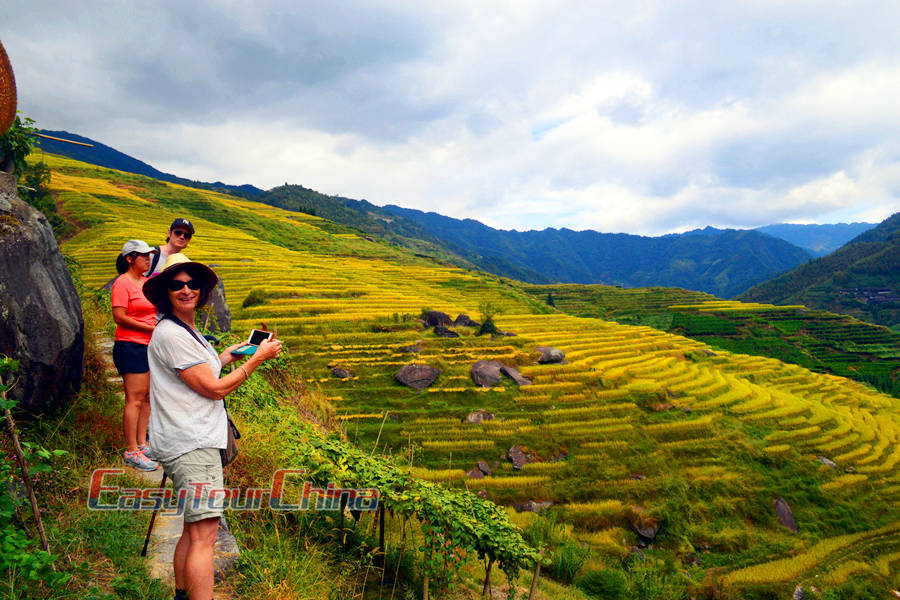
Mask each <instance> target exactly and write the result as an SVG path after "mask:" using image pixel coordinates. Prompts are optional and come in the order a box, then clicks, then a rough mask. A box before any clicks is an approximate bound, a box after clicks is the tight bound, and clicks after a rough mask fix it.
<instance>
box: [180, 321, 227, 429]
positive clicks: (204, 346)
mask: <svg viewBox="0 0 900 600" xmlns="http://www.w3.org/2000/svg"><path fill="white" fill-rule="evenodd" d="M163 319H168V320H170V321H172V322H173V323H175V324H176V325H178V326H180V327H184V328H185V329H186V330H187V332H188V333H189V334H191V337H192V338H194V339H195V340H197V343H198V344H200V345H201V346H203V348H204V349H205V350H207V351H208V350H209V346H208V345H207V344H204V343H203V340H201V339H200V336H198V335H197V332H196V331H194V330H193V329H191V328H190V327H188V325H187V323H185V322H184V321H182V320H181V319H179V318H178V317H176V316H175V315H173V314H171V313H169V314H166V315H163ZM222 406H223V407H224V408H225V412H226V414H227V413H228V405H227V404H225V398H224V397H223V398H222ZM229 418H230V417H229Z"/></svg>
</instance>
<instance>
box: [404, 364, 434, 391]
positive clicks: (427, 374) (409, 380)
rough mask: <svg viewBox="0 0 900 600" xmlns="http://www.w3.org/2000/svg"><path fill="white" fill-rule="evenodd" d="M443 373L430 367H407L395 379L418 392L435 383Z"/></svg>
mask: <svg viewBox="0 0 900 600" xmlns="http://www.w3.org/2000/svg"><path fill="white" fill-rule="evenodd" d="M440 374H441V372H440V370H439V369H435V368H434V367H430V366H428V365H406V366H405V367H403V368H402V369H400V370H399V371H397V373H396V374H395V375H394V379H396V380H397V381H398V382H400V383H402V384H403V385H408V386H409V387H411V388H415V389H417V390H424V389H425V388H427V387H428V386H429V385H431V384H432V383H434V380H435V379H437V378H438V375H440Z"/></svg>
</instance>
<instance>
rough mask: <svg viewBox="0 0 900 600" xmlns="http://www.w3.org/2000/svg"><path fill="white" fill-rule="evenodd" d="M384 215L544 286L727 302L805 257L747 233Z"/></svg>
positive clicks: (487, 266) (405, 212)
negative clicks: (513, 226)
mask: <svg viewBox="0 0 900 600" xmlns="http://www.w3.org/2000/svg"><path fill="white" fill-rule="evenodd" d="M384 209H385V210H386V211H389V212H390V213H392V214H395V215H398V216H403V217H405V218H407V219H408V220H411V221H415V222H417V223H419V224H420V225H421V226H422V227H424V228H425V229H426V230H427V231H429V232H430V233H432V234H434V235H436V236H438V237H439V238H441V239H442V240H444V241H445V242H447V243H448V244H450V245H451V246H452V247H453V248H457V249H465V250H466V251H468V252H469V253H471V254H466V255H465V256H466V257H467V258H469V260H471V261H472V262H474V263H475V264H477V265H478V266H479V267H480V268H482V269H484V270H486V271H490V272H493V273H497V274H499V275H506V276H513V275H511V274H509V273H506V272H503V269H502V264H503V263H514V264H516V265H521V266H523V267H526V268H527V269H529V270H531V271H535V272H538V273H540V274H541V275H542V276H543V277H542V279H534V278H529V277H522V276H519V277H518V278H519V279H522V280H523V281H527V282H529V283H546V282H550V281H559V282H570V283H605V284H610V285H622V286H625V287H641V286H651V285H662V286H672V287H683V288H686V289H691V290H698V291H704V292H708V293H711V294H715V295H716V296H720V297H726V298H728V297H731V296H734V295H735V294H738V293H740V292H742V291H743V290H746V289H747V288H748V287H750V286H752V285H754V284H755V283H757V282H760V281H763V280H765V279H766V278H768V277H771V276H772V274H775V273H780V272H782V271H785V270H787V269H791V268H793V267H795V266H797V265H798V264H801V263H803V262H806V261H807V260H809V258H810V255H809V254H808V253H807V252H806V251H805V250H802V249H801V248H797V247H796V246H793V245H791V244H789V243H788V242H785V241H784V240H780V239H776V238H773V237H770V236H767V235H764V234H760V233H757V232H755V231H738V230H733V229H730V230H714V229H711V228H708V229H707V230H701V231H700V232H695V233H692V234H683V235H669V236H661V237H643V236H637V235H629V234H624V233H616V234H613V233H598V232H596V231H572V230H570V229H551V228H548V229H544V230H543V231H524V232H523V231H504V230H497V229H493V228H491V227H488V226H486V225H484V224H482V223H479V222H478V221H474V220H472V219H465V220H459V219H452V218H450V217H445V216H442V215H439V214H436V213H425V212H422V211H418V210H412V209H407V208H401V207H399V206H392V205H388V206H385V207H384Z"/></svg>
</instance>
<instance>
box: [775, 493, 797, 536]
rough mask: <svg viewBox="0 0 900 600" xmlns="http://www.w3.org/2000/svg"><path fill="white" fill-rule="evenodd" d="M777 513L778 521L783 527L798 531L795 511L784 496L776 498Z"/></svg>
mask: <svg viewBox="0 0 900 600" xmlns="http://www.w3.org/2000/svg"><path fill="white" fill-rule="evenodd" d="M774 505H775V514H776V515H777V516H778V522H779V523H780V524H781V526H782V527H785V528H787V529H790V530H791V531H793V532H794V533H797V521H796V520H795V519H794V513H793V512H791V507H790V506H789V505H788V503H787V502H786V501H785V500H784V498H775V500H774Z"/></svg>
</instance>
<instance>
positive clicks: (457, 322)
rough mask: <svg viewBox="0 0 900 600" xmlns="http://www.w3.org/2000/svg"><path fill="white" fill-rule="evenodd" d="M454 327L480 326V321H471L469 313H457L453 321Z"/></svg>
mask: <svg viewBox="0 0 900 600" xmlns="http://www.w3.org/2000/svg"><path fill="white" fill-rule="evenodd" d="M453 326H454V327H481V323H479V322H478V321H473V320H472V319H470V318H469V315H464V314H459V315H457V317H456V319H454V321H453Z"/></svg>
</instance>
